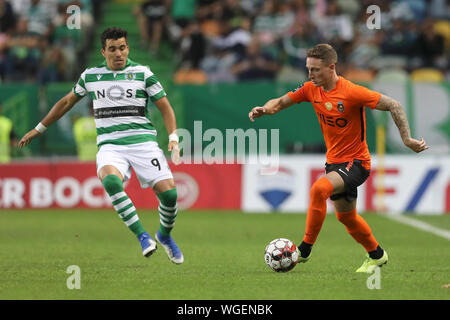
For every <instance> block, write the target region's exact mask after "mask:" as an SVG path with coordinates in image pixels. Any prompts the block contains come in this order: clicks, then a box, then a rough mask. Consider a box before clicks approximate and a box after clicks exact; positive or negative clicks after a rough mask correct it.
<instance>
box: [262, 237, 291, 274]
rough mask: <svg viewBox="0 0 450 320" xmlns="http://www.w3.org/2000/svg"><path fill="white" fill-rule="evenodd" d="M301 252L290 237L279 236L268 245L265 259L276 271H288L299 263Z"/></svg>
mask: <svg viewBox="0 0 450 320" xmlns="http://www.w3.org/2000/svg"><path fill="white" fill-rule="evenodd" d="M299 255H300V253H299V251H298V249H297V246H296V245H295V244H294V243H293V242H292V241H291V240H289V239H285V238H278V239H275V240H272V241H270V243H269V244H268V245H267V246H266V250H265V253H264V260H265V261H266V264H267V266H268V267H269V268H270V269H272V270H273V271H276V272H288V271H291V270H292V269H294V267H295V266H296V265H297V262H298V257H299Z"/></svg>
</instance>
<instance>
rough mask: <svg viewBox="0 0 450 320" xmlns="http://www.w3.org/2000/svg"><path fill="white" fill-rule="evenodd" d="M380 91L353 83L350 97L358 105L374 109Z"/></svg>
mask: <svg viewBox="0 0 450 320" xmlns="http://www.w3.org/2000/svg"><path fill="white" fill-rule="evenodd" d="M380 97H381V93H379V92H376V91H373V90H370V89H368V88H366V87H363V86H360V85H357V84H353V88H352V99H353V100H354V101H355V102H357V103H358V104H360V105H363V106H365V107H369V108H370V109H375V107H376V106H377V104H378V101H379V100H380Z"/></svg>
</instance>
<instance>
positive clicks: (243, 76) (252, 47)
mask: <svg viewBox="0 0 450 320" xmlns="http://www.w3.org/2000/svg"><path fill="white" fill-rule="evenodd" d="M279 68H280V66H279V64H278V63H277V62H276V61H275V59H274V58H273V57H272V56H271V55H269V54H267V53H265V52H262V50H261V45H260V43H259V41H258V39H257V38H254V39H252V41H251V42H250V44H249V45H248V46H247V50H246V52H245V55H244V56H242V57H240V58H239V60H238V61H237V62H236V63H235V64H234V65H233V66H232V68H231V71H232V72H233V73H234V74H235V75H236V77H237V78H238V79H239V80H274V79H275V77H276V74H277V71H278V70H279Z"/></svg>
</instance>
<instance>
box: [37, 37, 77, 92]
mask: <svg viewBox="0 0 450 320" xmlns="http://www.w3.org/2000/svg"><path fill="white" fill-rule="evenodd" d="M67 70H72V69H71V68H70V67H69V66H68V65H67V64H66V61H65V59H64V54H63V51H62V50H61V48H58V47H51V46H49V45H47V49H46V50H44V53H43V56H42V59H41V62H40V65H39V73H38V82H39V84H41V85H45V84H47V83H49V82H57V81H64V80H68V79H70V77H69V76H66V73H67Z"/></svg>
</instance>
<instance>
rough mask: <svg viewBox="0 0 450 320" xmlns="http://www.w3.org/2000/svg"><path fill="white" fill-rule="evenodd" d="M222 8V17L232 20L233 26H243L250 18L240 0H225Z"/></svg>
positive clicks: (222, 18)
mask: <svg viewBox="0 0 450 320" xmlns="http://www.w3.org/2000/svg"><path fill="white" fill-rule="evenodd" d="M220 10H221V14H220V19H221V20H228V21H230V24H231V27H232V28H241V27H242V25H243V23H244V20H246V19H248V18H247V13H246V12H245V10H244V8H242V6H241V4H240V2H239V0H225V1H223V3H222V7H221V8H220Z"/></svg>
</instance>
